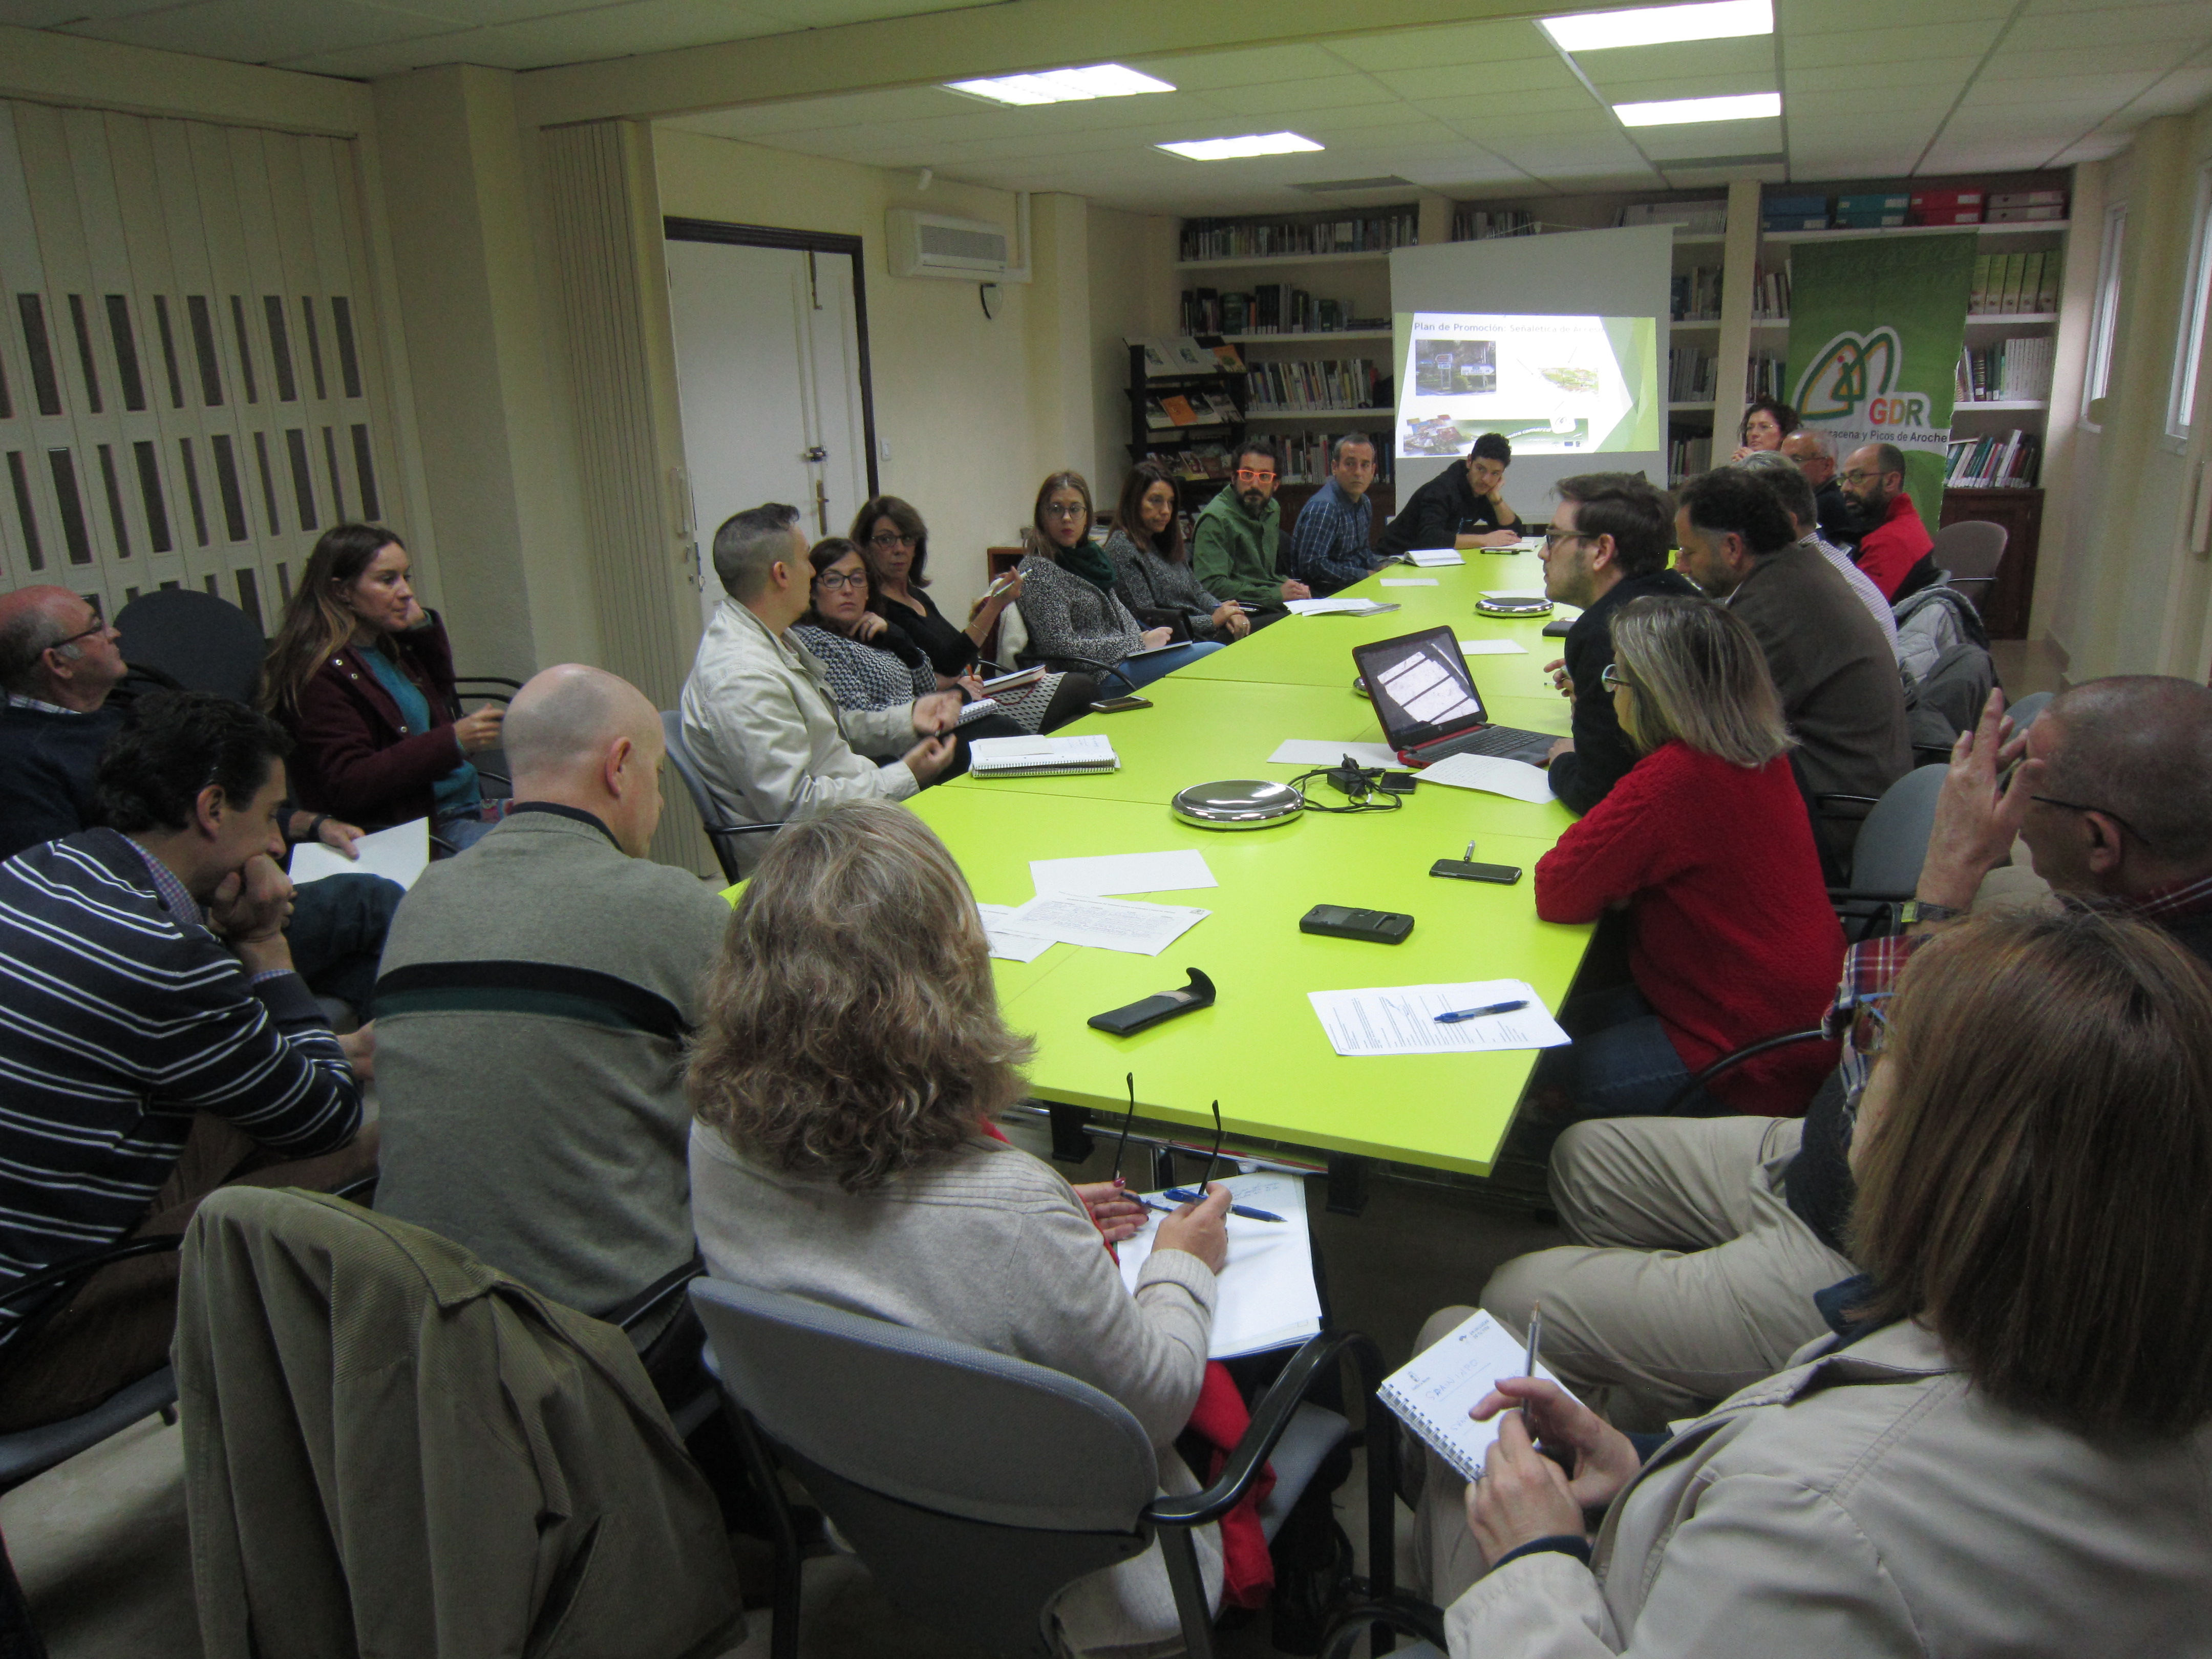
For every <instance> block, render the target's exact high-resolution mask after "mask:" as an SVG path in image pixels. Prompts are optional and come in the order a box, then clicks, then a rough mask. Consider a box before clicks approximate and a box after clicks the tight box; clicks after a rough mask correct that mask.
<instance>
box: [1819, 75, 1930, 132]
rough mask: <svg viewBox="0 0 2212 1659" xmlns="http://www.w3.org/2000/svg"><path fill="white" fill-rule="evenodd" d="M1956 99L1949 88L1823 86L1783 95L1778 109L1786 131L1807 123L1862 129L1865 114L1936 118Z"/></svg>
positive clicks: (1864, 123)
mask: <svg viewBox="0 0 2212 1659" xmlns="http://www.w3.org/2000/svg"><path fill="white" fill-rule="evenodd" d="M1956 96H1957V90H1956V88H1954V87H1950V86H1910V85H1908V86H1878V87H1866V88H1852V89H1851V90H1849V91H1844V90H1842V89H1840V88H1833V89H1832V88H1825V87H1823V88H1814V89H1812V90H1808V91H1805V92H1793V93H1789V94H1785V95H1784V98H1783V100H1782V108H1783V112H1784V114H1785V115H1787V116H1788V117H1789V119H1790V131H1792V132H1795V131H1796V130H1797V125H1798V123H1799V122H1801V121H1808V120H1821V119H1826V120H1835V121H1855V122H1856V123H1857V125H1860V126H1864V125H1866V120H1865V118H1866V117H1867V116H1869V115H1880V116H1884V117H1889V116H1893V115H1897V114H1900V113H1905V114H1910V113H1916V112H1920V111H1923V110H1924V111H1926V112H1928V113H1929V115H1931V116H1940V115H1942V113H1943V112H1945V111H1947V110H1948V109H1949V108H1950V107H1951V106H1952V104H1953V103H1954V101H1955V100H1956Z"/></svg>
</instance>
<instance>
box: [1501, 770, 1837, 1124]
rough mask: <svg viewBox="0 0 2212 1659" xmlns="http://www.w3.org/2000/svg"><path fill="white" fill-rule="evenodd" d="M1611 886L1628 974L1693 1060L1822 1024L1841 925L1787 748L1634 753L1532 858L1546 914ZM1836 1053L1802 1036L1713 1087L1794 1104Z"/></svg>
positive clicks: (1797, 1108)
mask: <svg viewBox="0 0 2212 1659" xmlns="http://www.w3.org/2000/svg"><path fill="white" fill-rule="evenodd" d="M1617 899H1626V900H1628V901H1629V902H1630V903H1629V908H1630V911H1631V918H1632V921H1633V922H1634V925H1635V939H1634V943H1633V944H1632V945H1631V946H1630V948H1629V956H1628V969H1629V973H1630V974H1631V975H1632V977H1633V978H1634V979H1635V981H1636V987H1637V989H1638V990H1639V991H1641V992H1643V994H1644V1000H1646V1001H1648V1002H1649V1003H1650V1005H1651V1006H1652V1007H1653V1008H1654V1009H1655V1010H1656V1012H1658V1015H1659V1018H1660V1019H1661V1020H1662V1022H1663V1023H1664V1024H1665V1025H1666V1028H1667V1035H1668V1036H1669V1037H1670V1038H1672V1039H1673V1041H1674V1051H1675V1052H1676V1053H1677V1054H1680V1055H1681V1057H1682V1064H1683V1065H1685V1066H1688V1067H1689V1068H1690V1070H1692V1072H1695V1071H1697V1070H1699V1069H1700V1068H1701V1067H1703V1066H1710V1065H1711V1063H1712V1062H1713V1061H1714V1060H1718V1059H1719V1058H1720V1057H1721V1056H1722V1055H1723V1054H1728V1053H1730V1052H1732V1051H1734V1050H1735V1049H1737V1048H1742V1047H1743V1046H1744V1045H1745V1044H1747V1043H1751V1042H1757V1041H1759V1038H1761V1037H1768V1036H1778V1035H1780V1034H1781V1033H1782V1032H1784V1031H1789V1030H1804V1029H1805V1028H1806V1027H1808V1026H1813V1025H1818V1024H1820V1016H1821V1014H1822V1013H1823V1012H1825V1011H1826V1008H1827V1006H1828V1003H1829V1000H1830V999H1831V998H1832V996H1833V995H1834V994H1835V989H1836V979H1837V975H1838V973H1840V972H1841V970H1842V968H1843V961H1844V933H1843V929H1842V928H1841V927H1839V926H1838V924H1837V921H1836V915H1835V912H1834V911H1833V910H1832V909H1831V908H1829V906H1828V896H1827V890H1826V888H1825V887H1824V886H1823V885H1822V884H1821V880H1820V854H1818V853H1817V852H1815V851H1814V846H1813V826H1812V823H1811V821H1810V820H1809V819H1808V817H1806V816H1805V803H1804V799H1803V798H1802V796H1800V795H1799V794H1798V793H1797V784H1796V780H1795V778H1793V777H1792V776H1791V775H1790V762H1789V759H1788V758H1787V757H1778V758H1777V759H1774V760H1771V761H1769V762H1768V763H1766V765H1765V766H1764V767H1762V768H1760V769H1759V770H1758V771H1755V772H1754V771H1750V770H1747V769H1745V768H1743V767H1741V766H1731V765H1730V764H1729V763H1728V762H1726V761H1723V760H1719V759H1717V758H1715V757H1713V756H1711V755H1707V754H1705V753H1703V752H1701V751H1700V750H1695V749H1692V748H1691V747H1689V745H1688V744H1684V743H1682V742H1680V741H1679V740H1677V741H1675V742H1672V743H1668V744H1662V746H1661V747H1660V748H1658V749H1656V750H1653V751H1652V752H1651V753H1650V754H1649V755H1646V756H1644V758H1643V759H1641V760H1639V761H1638V762H1637V763H1636V764H1635V765H1634V766H1633V767H1632V768H1631V769H1629V773H1628V775H1627V776H1626V777H1625V778H1623V779H1622V780H1621V781H1620V782H1619V783H1617V784H1615V785H1614V786H1613V790H1612V792H1611V793H1609V794H1607V796H1606V797H1605V799H1602V800H1601V801H1600V802H1598V804H1597V805H1595V806H1593V807H1591V808H1590V810H1589V812H1588V814H1586V815H1585V816H1584V817H1583V818H1582V819H1581V820H1580V821H1579V822H1577V823H1574V824H1573V825H1571V827H1570V828H1569V829H1568V830H1567V832H1566V834H1565V835H1564V836H1560V837H1559V845H1558V846H1556V847H1554V848H1553V849H1552V850H1551V851H1550V852H1548V853H1547V854H1544V856H1543V857H1542V858H1541V859H1539V860H1537V861H1536V914H1537V915H1540V916H1541V917H1542V918H1543V919H1544V920H1545V921H1596V920H1597V919H1598V917H1599V916H1600V915H1602V914H1603V913H1604V911H1605V908H1606V907H1607V905H1608V904H1610V903H1612V902H1613V901H1615V900H1617ZM1835 1066H1836V1045H1835V1044H1833V1043H1832V1042H1808V1043H1800V1044H1798V1045H1796V1046H1795V1047H1793V1048H1784V1049H1782V1050H1780V1051H1779V1052H1778V1053H1776V1054H1770V1055H1763V1056H1761V1057H1760V1058H1759V1059H1758V1060H1751V1061H1749V1062H1747V1064H1745V1065H1743V1066H1739V1067H1737V1068H1736V1069H1735V1071H1733V1072H1731V1073H1728V1074H1727V1075H1726V1076H1725V1077H1723V1078H1722V1079H1719V1080H1718V1081H1717V1082H1716V1083H1715V1085H1713V1093H1714V1094H1715V1095H1716V1096H1717V1097H1719V1098H1721V1099H1722V1100H1724V1101H1726V1102H1727V1103H1729V1104H1730V1105H1733V1106H1735V1107H1737V1108H1738V1109H1740V1110H1743V1111H1755V1112H1780V1113H1785V1114H1791V1115H1794V1114H1796V1113H1798V1112H1802V1110H1804V1109H1805V1103H1807V1102H1808V1100H1810V1099H1811V1098H1812V1096H1813V1091H1814V1090H1815V1089H1817V1088H1819V1087H1820V1082H1821V1079H1824V1078H1826V1076H1827V1074H1828V1073H1830V1072H1831V1071H1832V1070H1834V1069H1835Z"/></svg>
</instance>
